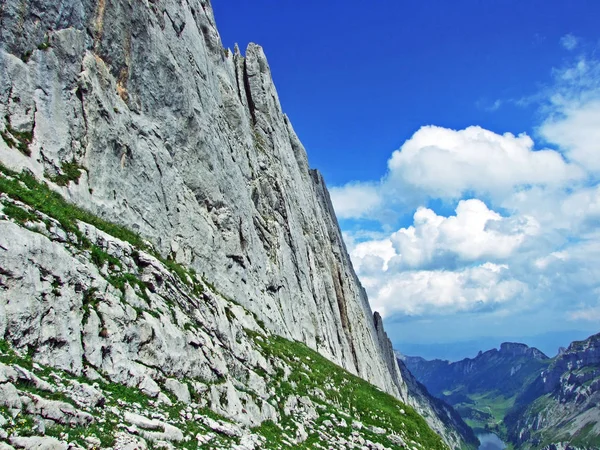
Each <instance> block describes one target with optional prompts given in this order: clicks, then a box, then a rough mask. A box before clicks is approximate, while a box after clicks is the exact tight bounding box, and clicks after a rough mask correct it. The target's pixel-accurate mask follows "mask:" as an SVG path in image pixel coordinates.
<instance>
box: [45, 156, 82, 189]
mask: <svg viewBox="0 0 600 450" xmlns="http://www.w3.org/2000/svg"><path fill="white" fill-rule="evenodd" d="M60 170H61V173H59V174H57V175H48V174H47V175H46V176H47V177H48V178H49V179H50V181H52V182H53V183H56V184H58V185H59V186H67V185H68V184H69V183H70V182H71V181H73V182H74V183H75V184H79V178H81V174H82V172H83V171H84V170H86V169H85V167H83V166H80V165H79V164H77V162H75V160H72V161H70V162H68V161H65V162H63V163H62V164H61V165H60Z"/></svg>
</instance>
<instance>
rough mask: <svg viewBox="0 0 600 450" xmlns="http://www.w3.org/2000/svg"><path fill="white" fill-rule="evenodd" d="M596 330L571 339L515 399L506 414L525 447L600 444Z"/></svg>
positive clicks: (599, 354) (592, 446) (512, 434)
mask: <svg viewBox="0 0 600 450" xmlns="http://www.w3.org/2000/svg"><path fill="white" fill-rule="evenodd" d="M599 404H600V334H596V335H594V336H591V337H590V338H588V339H586V340H584V341H577V342H573V343H572V344H571V345H570V346H569V347H568V348H567V349H566V350H564V351H563V352H561V353H560V354H559V355H558V356H557V357H556V358H554V359H553V360H552V363H551V364H550V365H549V366H548V368H547V369H545V370H544V371H543V372H542V373H541V374H540V375H539V376H538V377H537V378H536V379H535V380H534V381H533V382H532V383H531V384H530V385H529V386H528V387H527V389H525V390H524V392H523V393H522V394H521V395H520V396H519V398H517V402H516V405H515V407H514V408H513V410H512V411H511V412H510V413H509V415H508V416H507V418H506V425H507V428H508V432H509V437H510V439H511V441H512V442H514V443H515V444H516V445H519V446H521V447H520V448H524V449H538V448H548V449H554V448H567V449H576V448H579V449H596V448H598V446H599V445H600V407H599V406H598V405H599Z"/></svg>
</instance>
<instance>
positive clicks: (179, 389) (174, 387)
mask: <svg viewBox="0 0 600 450" xmlns="http://www.w3.org/2000/svg"><path fill="white" fill-rule="evenodd" d="M165 388H166V389H167V390H168V391H170V392H171V393H172V394H173V395H174V396H175V397H177V400H179V401H180V402H183V403H188V404H189V403H190V402H191V401H192V399H191V396H190V390H189V389H188V386H187V384H185V383H181V382H180V381H177V380H176V379H174V378H167V379H166V380H165Z"/></svg>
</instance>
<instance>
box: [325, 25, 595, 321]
mask: <svg viewBox="0 0 600 450" xmlns="http://www.w3.org/2000/svg"><path fill="white" fill-rule="evenodd" d="M561 45H562V46H563V47H564V48H565V49H567V50H569V51H573V50H576V49H579V48H580V46H581V45H582V44H581V42H580V40H579V39H578V38H576V37H575V36H572V35H567V36H565V37H564V38H563V39H562V40H561ZM553 77H554V82H553V84H552V85H551V86H549V87H547V88H545V89H543V90H542V92H540V93H538V94H536V96H535V101H536V102H537V103H538V106H539V111H540V113H541V117H542V119H541V120H540V125H539V127H538V129H537V132H536V133H535V136H534V137H532V136H528V135H526V134H518V135H515V134H511V133H504V134H498V133H495V132H492V131H490V130H486V129H483V128H481V127H479V126H470V127H467V128H465V129H462V130H452V129H448V128H443V127H439V126H433V125H429V126H423V127H421V128H420V129H419V130H417V131H416V132H415V133H414V134H413V136H412V137H411V138H410V139H408V140H407V141H406V142H405V143H404V144H403V145H402V146H401V147H400V148H399V149H398V150H396V151H394V152H393V153H392V154H391V156H390V158H389V160H388V167H387V173H386V174H384V175H383V176H382V178H381V179H380V180H372V181H368V182H364V181H363V182H353V183H350V184H348V185H345V186H339V187H335V188H333V189H332V191H331V196H332V200H333V202H334V205H335V208H336V212H337V214H338V217H340V218H341V219H342V223H344V220H346V221H350V222H352V221H353V223H354V224H356V223H359V224H360V221H361V220H364V219H365V218H368V219H371V220H373V219H376V220H378V221H379V222H380V225H381V230H384V233H383V234H381V233H380V234H379V235H378V236H377V237H376V238H364V235H365V233H364V230H361V229H360V226H359V227H358V228H357V226H354V227H352V228H351V230H346V234H345V235H346V240H347V243H348V249H349V252H350V254H351V257H352V260H353V262H354V265H355V268H356V270H357V273H358V274H359V276H360V278H361V280H362V282H363V284H364V286H365V288H366V289H367V292H368V293H369V297H370V300H371V304H372V306H373V308H374V309H376V310H379V311H380V312H381V313H382V314H383V315H384V316H385V317H387V318H388V319H393V318H394V317H396V318H397V317H406V316H413V317H423V318H426V317H436V316H447V315H452V314H457V313H481V314H488V315H495V316H498V317H500V316H510V315H514V314H528V313H529V312H534V311H540V310H542V309H543V310H546V311H555V312H556V316H557V317H562V319H564V321H572V322H574V323H583V322H593V321H596V322H597V321H598V320H600V300H599V299H600V61H597V60H595V59H593V58H590V57H583V56H579V57H578V58H577V59H574V60H572V61H571V63H570V64H567V65H565V66H564V67H562V68H559V69H554V70H553ZM440 205H441V206H440ZM449 205H452V209H453V211H452V210H451V209H449V208H448V207H449ZM390 212H392V213H393V214H391V215H390ZM357 221H358V222H357ZM398 223H400V224H401V225H400V226H398V225H396V227H395V228H392V227H393V226H394V224H398ZM385 230H388V231H385Z"/></svg>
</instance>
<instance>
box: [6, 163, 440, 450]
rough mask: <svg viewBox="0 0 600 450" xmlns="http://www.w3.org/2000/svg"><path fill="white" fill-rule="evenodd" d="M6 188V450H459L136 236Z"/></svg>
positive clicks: (17, 179)
mask: <svg viewBox="0 0 600 450" xmlns="http://www.w3.org/2000/svg"><path fill="white" fill-rule="evenodd" d="M0 168H2V166H0ZM0 187H1V189H0V191H1V192H2V193H1V194H0V267H1V268H2V273H1V275H2V276H1V277H0V286H1V289H0V305H1V309H0V313H1V314H0V335H2V336H3V337H4V339H2V340H0V441H4V442H5V443H4V444H2V443H1V442H0V448H3V449H10V448H27V449H33V448H52V449H67V448H88V449H94V448H106V449H108V448H117V449H133V448H138V449H143V448H233V449H237V450H244V449H258V448H273V449H278V448H280V449H283V448H290V447H296V448H339V449H346V448H356V449H362V448H370V449H380V450H383V449H391V448H405V447H407V446H410V447H411V448H417V449H423V450H425V449H440V450H441V449H445V448H447V447H446V445H445V444H444V443H443V441H442V439H441V438H440V437H439V436H438V435H436V434H435V433H434V432H433V431H431V429H429V427H428V426H427V424H426V422H425V421H424V420H423V418H422V417H421V416H419V415H418V414H417V413H416V412H415V411H414V410H413V409H412V408H411V407H410V406H407V405H404V404H402V403H401V402H400V401H398V400H397V399H395V398H394V397H392V396H390V395H389V394H387V393H384V392H383V391H382V390H380V389H379V388H377V387H375V386H373V385H371V384H369V383H367V382H366V381H364V380H362V379H360V378H357V377H356V376H354V375H352V374H350V373H349V372H347V371H346V370H344V369H343V368H341V367H339V366H337V365H335V364H334V363H332V362H330V361H329V360H327V359H326V358H324V357H323V356H321V355H320V354H319V353H317V352H315V351H314V350H311V349H309V348H308V347H307V346H306V345H304V344H302V343H299V342H294V341H290V340H287V339H285V338H283V337H278V336H276V335H274V334H272V333H271V332H270V331H269V330H268V328H267V327H266V326H265V324H264V323H263V322H262V321H261V320H260V319H259V318H258V317H257V316H256V315H255V314H253V313H251V312H249V311H247V310H246V309H245V308H244V307H242V306H241V305H239V304H237V303H236V302H234V301H233V300H232V299H229V298H228V297H226V296H224V295H223V294H221V293H220V292H218V291H217V290H216V289H215V287H214V286H213V285H212V284H211V283H210V282H208V281H207V280H205V279H204V278H203V277H202V276H199V275H198V274H196V273H195V272H194V271H191V270H189V269H185V268H184V267H183V266H181V265H178V264H177V263H174V262H173V261H169V260H165V259H163V258H162V257H161V256H160V255H159V254H158V253H157V252H156V250H155V249H154V248H153V247H152V245H151V244H150V243H149V242H147V241H144V240H143V239H141V238H140V237H139V236H138V235H136V234H134V233H132V232H130V231H129V230H127V229H125V228H123V227H119V226H115V225H113V224H111V223H108V222H105V221H103V220H101V219H99V218H97V217H95V216H93V215H91V214H90V213H88V212H87V211H84V210H81V209H79V208H77V207H75V206H73V205H70V204H68V203H66V202H64V200H62V198H61V197H60V196H59V195H58V194H56V193H55V192H53V191H51V190H50V189H49V188H48V187H47V186H46V185H44V184H40V183H39V182H38V181H36V180H35V178H33V177H32V176H31V175H30V174H26V173H24V174H17V173H15V172H11V171H9V170H7V169H5V168H2V171H1V173H0ZM84 219H85V220H84ZM34 293H36V294H35V295H34ZM324 445H326V447H325V446H324Z"/></svg>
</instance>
